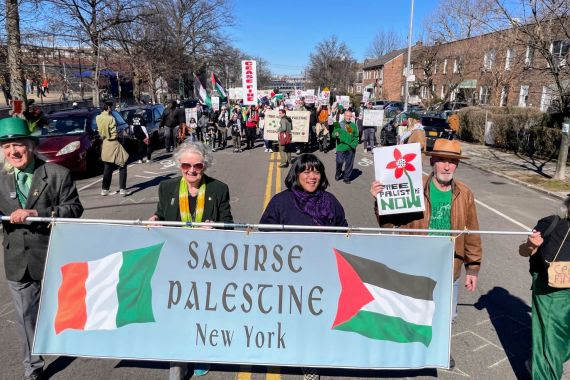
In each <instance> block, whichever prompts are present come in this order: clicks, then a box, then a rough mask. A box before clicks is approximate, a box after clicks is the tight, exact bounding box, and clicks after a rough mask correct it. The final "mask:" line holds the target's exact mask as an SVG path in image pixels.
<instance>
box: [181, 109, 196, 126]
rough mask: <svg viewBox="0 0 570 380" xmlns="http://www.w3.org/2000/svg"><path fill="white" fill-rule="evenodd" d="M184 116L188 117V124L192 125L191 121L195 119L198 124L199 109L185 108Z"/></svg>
mask: <svg viewBox="0 0 570 380" xmlns="http://www.w3.org/2000/svg"><path fill="white" fill-rule="evenodd" d="M184 114H185V116H186V124H190V120H191V119H194V122H198V108H196V107H194V108H184Z"/></svg>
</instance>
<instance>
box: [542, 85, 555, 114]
mask: <svg viewBox="0 0 570 380" xmlns="http://www.w3.org/2000/svg"><path fill="white" fill-rule="evenodd" d="M553 96H554V91H552V89H551V88H550V87H547V86H544V87H542V96H541V97H540V110H541V111H542V112H546V111H548V108H549V107H550V105H551V104H552V98H553Z"/></svg>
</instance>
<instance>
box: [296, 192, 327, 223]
mask: <svg viewBox="0 0 570 380" xmlns="http://www.w3.org/2000/svg"><path fill="white" fill-rule="evenodd" d="M291 191H292V192H293V195H294V196H295V206H296V207H297V209H298V210H299V211H301V212H302V213H304V214H307V215H309V216H310V217H311V218H312V219H313V222H315V223H316V225H317V226H326V225H328V224H329V223H330V220H331V219H333V217H334V214H333V201H332V195H331V194H329V193H327V192H326V191H323V190H317V191H315V192H314V193H307V192H306V191H303V190H299V189H296V188H295V187H292V188H291Z"/></svg>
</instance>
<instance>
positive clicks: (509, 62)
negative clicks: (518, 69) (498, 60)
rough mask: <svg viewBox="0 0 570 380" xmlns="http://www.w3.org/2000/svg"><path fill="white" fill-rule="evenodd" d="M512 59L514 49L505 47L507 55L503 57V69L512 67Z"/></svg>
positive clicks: (513, 57)
mask: <svg viewBox="0 0 570 380" xmlns="http://www.w3.org/2000/svg"><path fill="white" fill-rule="evenodd" d="M514 59H515V51H514V50H513V49H507V56H506V58H505V70H510V69H511V68H512V66H513V61H514Z"/></svg>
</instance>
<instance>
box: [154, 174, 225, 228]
mask: <svg viewBox="0 0 570 380" xmlns="http://www.w3.org/2000/svg"><path fill="white" fill-rule="evenodd" d="M180 178H181V177H176V178H172V179H167V180H165V181H162V182H161V183H160V185H158V204H157V206H156V212H155V215H156V216H158V219H159V220H166V221H181V218H180V206H179V202H178V198H179V195H178V193H179V186H180ZM204 180H205V181H206V202H205V203H204V216H203V217H202V221H203V222H205V221H206V220H209V221H211V222H223V223H233V221H234V219H233V217H232V212H231V209H230V190H229V189H228V185H226V184H225V183H223V182H221V181H218V180H217V179H214V178H210V177H208V176H207V175H204Z"/></svg>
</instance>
